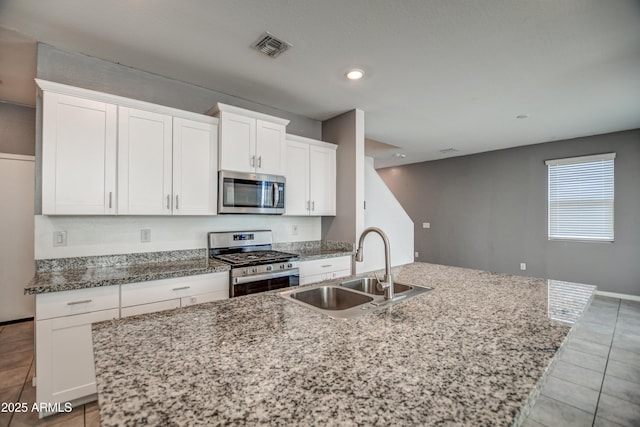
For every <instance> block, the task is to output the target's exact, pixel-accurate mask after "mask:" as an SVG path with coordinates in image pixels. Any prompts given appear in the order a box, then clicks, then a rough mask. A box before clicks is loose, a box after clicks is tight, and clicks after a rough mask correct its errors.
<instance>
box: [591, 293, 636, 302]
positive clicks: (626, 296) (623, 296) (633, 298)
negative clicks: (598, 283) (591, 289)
mask: <svg viewBox="0 0 640 427" xmlns="http://www.w3.org/2000/svg"><path fill="white" fill-rule="evenodd" d="M596 295H600V296H603V297H609V298H620V299H625V300H629V301H640V295H629V294H619V293H617V292H604V291H596Z"/></svg>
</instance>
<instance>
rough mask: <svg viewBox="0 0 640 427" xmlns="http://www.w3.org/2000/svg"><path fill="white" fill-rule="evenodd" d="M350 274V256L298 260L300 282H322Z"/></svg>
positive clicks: (305, 283)
mask: <svg viewBox="0 0 640 427" xmlns="http://www.w3.org/2000/svg"><path fill="white" fill-rule="evenodd" d="M350 275H351V256H342V257H335V258H323V259H316V260H311V261H300V284H301V285H307V284H309V283H316V282H322V281H323V280H330V279H338V278H340V277H347V276H350Z"/></svg>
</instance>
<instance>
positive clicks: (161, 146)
mask: <svg viewBox="0 0 640 427" xmlns="http://www.w3.org/2000/svg"><path fill="white" fill-rule="evenodd" d="M37 83H38V86H39V87H40V88H41V89H42V91H43V137H42V139H43V143H42V163H43V177H42V201H43V202H42V205H43V209H42V213H43V214H45V215H61V214H62V215H83V214H85V215H100V214H120V215H215V214H216V211H217V200H216V197H217V187H218V186H217V156H218V145H217V142H218V125H217V123H218V120H217V119H215V118H212V117H210V116H205V115H201V114H196V113H191V112H187V111H182V110H176V109H174V108H170V107H164V106H160V105H155V104H150V103H147V102H142V101H136V100H132V99H128V98H122V97H118V96H114V95H108V94H104V93H100V92H95V91H90V90H85V89H79V88H74V87H72V86H67V85H62V84H58V83H52V82H47V81H43V80H37ZM105 101H111V102H105ZM254 133H255V132H254ZM116 153H117V159H116ZM116 160H117V162H116Z"/></svg>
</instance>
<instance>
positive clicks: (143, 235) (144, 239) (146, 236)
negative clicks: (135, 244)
mask: <svg viewBox="0 0 640 427" xmlns="http://www.w3.org/2000/svg"><path fill="white" fill-rule="evenodd" d="M150 241H151V229H150V228H143V229H141V230H140V243H149V242H150Z"/></svg>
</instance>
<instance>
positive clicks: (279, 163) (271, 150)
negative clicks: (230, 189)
mask: <svg viewBox="0 0 640 427" xmlns="http://www.w3.org/2000/svg"><path fill="white" fill-rule="evenodd" d="M256 126H257V134H256V156H257V158H256V172H257V173H264V174H268V175H284V173H285V166H284V163H285V149H286V145H285V144H286V141H285V134H286V127H285V126H284V125H280V124H277V123H271V122H267V121H264V120H257V123H256Z"/></svg>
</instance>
